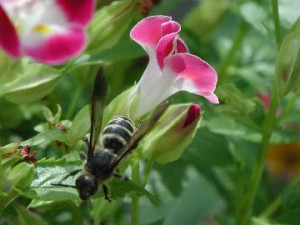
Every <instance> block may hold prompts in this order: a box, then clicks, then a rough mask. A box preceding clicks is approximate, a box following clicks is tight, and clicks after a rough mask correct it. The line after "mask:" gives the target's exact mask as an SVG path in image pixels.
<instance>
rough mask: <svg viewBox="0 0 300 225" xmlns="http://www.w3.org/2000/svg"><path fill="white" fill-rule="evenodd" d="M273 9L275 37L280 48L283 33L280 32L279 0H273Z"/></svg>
mask: <svg viewBox="0 0 300 225" xmlns="http://www.w3.org/2000/svg"><path fill="white" fill-rule="evenodd" d="M272 10H273V22H274V27H275V39H276V44H277V47H278V49H279V47H280V43H281V33H280V21H279V13H278V0H272Z"/></svg>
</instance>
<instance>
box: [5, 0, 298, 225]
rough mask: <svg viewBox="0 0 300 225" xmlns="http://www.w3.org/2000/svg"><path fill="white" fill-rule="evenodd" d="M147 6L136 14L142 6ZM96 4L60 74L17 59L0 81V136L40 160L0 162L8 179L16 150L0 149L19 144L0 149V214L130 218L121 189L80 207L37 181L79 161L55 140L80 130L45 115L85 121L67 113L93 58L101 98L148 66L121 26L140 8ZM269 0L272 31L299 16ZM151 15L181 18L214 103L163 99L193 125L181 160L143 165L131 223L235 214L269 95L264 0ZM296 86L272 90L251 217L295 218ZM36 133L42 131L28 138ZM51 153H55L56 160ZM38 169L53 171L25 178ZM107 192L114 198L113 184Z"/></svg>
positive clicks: (83, 101) (264, 223) (202, 1)
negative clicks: (214, 77) (83, 37)
mask: <svg viewBox="0 0 300 225" xmlns="http://www.w3.org/2000/svg"><path fill="white" fill-rule="evenodd" d="M144 2H147V1H144ZM112 4H113V5H112ZM146 6H147V5H146ZM146 6H145V5H144V8H143V9H144V10H143V12H144V13H147V12H146V11H147V10H145V8H146V9H147V7H146ZM97 7H98V9H99V11H98V12H97V13H96V15H95V18H94V21H93V22H92V24H91V26H90V28H89V37H90V43H89V45H88V47H87V49H86V51H85V52H84V55H82V56H80V57H79V58H77V59H75V60H74V61H73V62H72V64H70V65H71V66H70V67H71V68H70V69H69V70H66V71H65V72H61V71H63V70H62V68H61V67H55V68H48V67H45V66H41V65H39V64H34V65H28V62H26V59H25V60H24V64H23V65H24V68H26V69H24V71H27V73H29V74H28V75H27V74H22V75H23V78H22V79H21V80H19V81H15V82H14V83H12V84H10V86H8V87H6V90H4V91H3V90H2V91H3V93H4V92H5V93H4V94H2V96H3V97H2V98H0V109H1V110H0V144H1V146H5V145H7V144H9V143H12V142H21V145H26V144H30V146H31V148H32V149H33V150H35V151H36V152H37V154H36V158H37V159H39V162H38V163H37V164H35V165H33V164H19V165H18V166H15V167H9V177H6V174H7V166H8V165H10V166H11V165H14V163H15V162H16V161H18V160H20V159H21V157H19V158H18V156H15V158H13V157H12V158H9V160H8V159H7V160H5V159H6V158H7V157H4V156H5V155H4V153H10V152H11V151H12V150H13V149H16V148H17V147H18V146H6V147H2V148H1V151H2V153H1V154H2V163H1V165H0V166H1V167H3V169H1V168H0V184H1V185H0V186H1V187H3V190H0V196H2V201H1V202H0V205H1V207H0V212H2V217H1V218H0V224H24V225H25V224H54V223H56V224H70V223H72V224H80V222H81V221H83V223H84V224H93V223H94V224H116V225H117V224H120V225H121V224H128V223H129V222H128V221H129V218H128V210H129V209H130V208H129V204H130V201H129V199H128V198H125V200H124V201H122V200H121V199H119V200H116V201H113V202H112V203H107V202H105V201H103V200H102V198H101V199H100V198H99V197H98V198H95V199H93V200H92V204H93V208H92V209H91V210H90V209H88V208H86V207H77V206H78V205H79V204H80V202H79V201H78V197H77V196H76V192H75V191H73V190H66V191H65V194H64V195H63V194H62V193H61V192H63V191H64V190H61V189H60V190H57V192H58V194H57V196H55V195H53V193H54V191H53V190H52V192H51V195H47V189H46V188H44V189H41V188H39V187H40V184H41V183H43V182H44V183H45V182H48V180H49V179H50V178H49V177H55V176H56V175H57V174H60V175H62V174H65V173H66V172H68V171H71V170H72V169H73V168H74V167H75V166H78V165H80V161H76V160H77V159H78V156H77V155H78V149H80V148H81V149H82V148H83V147H82V146H72V147H70V148H66V146H65V145H64V144H61V142H67V143H73V144H74V142H73V141H74V140H78V139H79V138H81V137H82V136H83V134H84V131H82V132H83V134H82V135H81V133H80V134H77V136H78V137H77V136H76V135H75V136H76V137H74V136H73V137H70V139H69V140H60V139H59V138H60V137H61V134H60V132H63V129H60V128H61V127H60V128H59V127H57V126H56V125H57V124H60V125H62V126H63V127H69V125H70V121H73V125H72V126H73V129H74V132H75V133H76V128H74V127H76V126H78V127H79V126H85V127H86V131H88V125H86V124H85V123H88V121H82V117H81V116H80V113H78V112H79V111H80V110H81V109H82V108H83V107H84V106H85V105H87V104H88V103H89V101H90V100H89V99H90V93H91V86H92V82H93V78H94V74H95V71H96V70H97V69H98V67H99V64H101V65H103V66H104V72H105V75H106V77H107V79H108V84H109V92H108V97H107V103H109V102H110V101H111V100H112V99H113V98H114V97H116V96H117V95H119V94H120V93H121V92H122V91H124V90H126V89H128V88H129V87H131V86H132V85H133V84H134V82H135V81H138V80H139V78H140V76H141V74H142V73H143V70H144V68H145V67H146V65H147V57H146V53H145V52H144V51H143V50H142V49H141V48H140V47H139V46H138V45H137V44H135V43H133V42H132V41H131V40H130V39H129V31H130V29H131V28H132V26H133V25H134V24H135V23H136V22H137V21H139V20H140V19H141V18H142V15H141V10H138V9H141V8H138V7H137V6H135V5H134V4H133V3H132V1H130V0H125V1H120V2H117V1H109V0H106V1H97ZM278 8H279V18H280V31H281V32H280V34H281V40H282V39H283V38H284V37H285V36H286V35H287V33H288V32H289V30H290V29H291V27H292V26H293V24H294V23H295V22H296V21H297V19H298V17H299V16H300V11H299V1H298V0H279V1H278ZM157 14H163V15H170V16H172V17H173V19H174V20H176V21H178V22H180V23H181V25H182V32H181V36H182V38H183V39H184V40H185V42H186V43H187V46H188V47H189V49H190V52H191V53H193V54H195V55H198V56H200V57H201V58H202V59H204V60H205V61H207V62H209V63H210V64H211V65H212V66H214V68H216V70H217V72H218V76H219V82H218V86H217V95H218V97H219V98H220V101H221V103H220V104H219V105H210V104H207V102H206V100H204V99H203V98H200V97H198V96H193V95H191V94H187V93H179V94H176V95H175V96H174V97H173V102H194V103H198V104H200V105H201V110H202V112H201V113H202V122H201V126H200V128H199V129H198V131H197V134H196V137H195V139H194V141H193V143H192V144H191V145H190V146H189V147H188V149H187V150H186V151H185V153H184V155H183V156H182V158H180V159H179V160H177V161H175V162H172V163H169V164H166V165H159V164H156V165H155V167H154V169H153V170H152V171H151V176H150V179H149V182H148V185H147V190H150V192H151V193H154V195H157V196H156V197H158V198H159V199H160V201H161V204H160V205H159V206H156V205H155V204H153V201H155V199H152V201H149V199H150V200H151V198H152V197H153V196H152V197H151V196H149V197H148V198H146V197H143V198H141V201H140V222H141V224H142V225H160V224H163V225H183V224H184V225H195V224H198V225H217V224H221V225H226V224H228V225H229V224H235V220H236V214H237V213H238V212H240V211H239V207H240V203H241V199H243V198H244V196H245V191H246V190H247V188H248V186H249V182H250V176H251V171H252V169H253V167H254V164H255V161H256V157H257V149H258V145H259V144H260V141H261V130H262V122H263V121H264V118H265V115H266V111H267V110H268V102H267V101H264V99H268V93H270V90H271V86H272V80H273V79H274V77H275V65H276V59H277V53H278V45H277V44H276V38H275V34H274V24H273V14H272V6H271V1H254V0H253V1H238V0H236V1H233V0H198V1H192V0H163V1H153V9H152V11H151V12H150V15H157ZM104 28H105V29H104ZM298 37H299V36H298ZM0 54H2V53H0ZM298 55H299V53H298ZM1 57H2V58H3V57H4V56H1ZM4 58H5V57H4ZM298 59H299V58H298ZM10 66H12V68H14V69H17V68H15V67H13V65H10ZM29 66H30V67H31V68H30V70H29V68H28V67H29ZM67 67H68V65H67ZM35 70H42V71H48V72H47V73H46V74H49V76H45V77H44V78H43V79H42V80H41V79H40V81H41V83H39V84H37V83H36V77H34V75H35V74H36V73H35V72H34V71H35ZM2 71H3V70H2ZM297 75H298V76H299V70H298V71H297ZM31 76H32V77H31ZM4 79H13V78H12V77H10V78H7V77H6V78H5V77H3V76H2V77H1V81H2V82H4ZM26 82H27V83H26ZM26 84H28V85H27V86H26ZM297 84H298V86H299V83H297ZM42 85H45V86H46V88H44V86H42ZM298 86H296V87H295V88H294V89H293V90H292V91H291V92H289V94H288V95H287V96H285V97H284V98H283V101H281V104H280V106H279V109H278V111H279V112H280V113H279V118H278V126H277V128H276V130H274V134H273V136H272V139H271V145H270V148H269V154H268V158H267V161H266V164H265V166H266V167H265V169H266V170H265V172H264V174H263V179H262V182H261V184H260V186H259V190H258V194H257V196H256V198H255V202H254V207H253V218H252V223H253V224H257V225H268V224H274V225H275V224H286V225H297V224H299V221H300V204H299V202H300V189H299V178H300V177H299V171H300V169H299V168H300V167H299V165H300V153H299V152H300V144H299V143H300V140H299V139H300V136H299V133H300V121H299V113H300V101H299V98H298V96H299V90H300V89H299V88H298ZM41 89H42V90H43V91H42V92H41V91H39V90H41ZM0 93H1V92H0ZM37 93H38V94H40V95H38V94H37ZM264 97H265V98H264ZM37 99H39V100H38V101H37ZM58 105H59V106H58ZM45 107H47V108H48V109H47V108H45ZM49 109H50V111H49ZM51 112H53V114H52V113H51ZM81 112H82V111H81ZM76 117H77V119H76ZM74 118H75V119H74ZM74 121H78V122H74ZM80 122H82V124H80ZM74 124H76V125H74ZM77 124H78V125H77ZM57 128H58V129H57ZM38 133H39V134H41V135H40V136H38V137H37V136H36V135H37V134H38ZM32 137H35V139H32ZM72 138H73V139H72ZM28 139H29V141H28ZM55 140H56V141H55ZM57 140H59V141H61V142H59V141H57ZM73 149H77V150H76V151H73ZM6 156H7V155H6ZM44 157H45V158H46V159H42V158H44ZM51 157H55V159H54V158H51ZM50 158H51V159H50ZM51 160H52V161H55V160H56V161H55V164H51ZM66 162H67V166H66ZM71 162H72V163H71ZM67 167H70V168H67ZM4 168H6V169H4ZM4 171H6V172H4ZM20 171H22V176H21V177H20V176H19V174H20ZM49 171H55V172H51V174H49V175H47V176H49V177H47V178H43V179H40V180H37V179H35V178H33V176H34V175H33V174H34V173H38V174H40V175H43V176H46V175H45V174H47V173H49ZM14 176H15V177H14ZM47 179H48V180H47ZM56 179H57V180H59V179H58V178H56ZM25 181H26V182H25ZM31 181H33V182H32V183H31ZM5 182H7V183H8V184H6V183H5ZM36 182H40V183H36ZM5 185H8V186H9V188H8V189H7V188H6V186H5ZM28 188H29V189H28ZM35 188H36V189H35ZM56 188H57V187H56ZM132 188H133V189H134V187H132ZM30 190H36V192H34V193H32V192H30ZM135 190H136V191H143V190H138V188H136V189H135ZM141 194H144V195H146V196H147V194H145V193H141ZM115 195H116V196H122V193H116V194H115ZM62 196H63V197H62ZM28 208H29V209H30V210H28ZM92 218H94V220H92Z"/></svg>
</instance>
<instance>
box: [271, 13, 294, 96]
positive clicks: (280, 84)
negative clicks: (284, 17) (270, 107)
mask: <svg viewBox="0 0 300 225" xmlns="http://www.w3.org/2000/svg"><path fill="white" fill-rule="evenodd" d="M299 74H300V19H298V20H297V22H296V23H295V25H294V26H293V28H292V29H291V31H290V32H289V33H288V34H287V35H286V37H285V38H284V39H283V42H282V44H281V47H280V50H279V53H278V57H277V61H276V67H275V75H276V78H275V85H276V86H275V87H276V90H277V91H278V93H279V95H280V96H281V97H283V96H285V95H286V94H288V93H289V92H290V91H292V90H293V89H294V88H297V87H298V86H299V81H300V76H299Z"/></svg>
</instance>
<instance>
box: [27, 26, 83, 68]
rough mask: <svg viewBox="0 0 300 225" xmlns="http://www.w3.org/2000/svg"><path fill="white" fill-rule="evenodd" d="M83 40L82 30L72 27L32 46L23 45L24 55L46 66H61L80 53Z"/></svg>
mask: <svg viewBox="0 0 300 225" xmlns="http://www.w3.org/2000/svg"><path fill="white" fill-rule="evenodd" d="M85 40H86V36H85V32H84V30H83V28H81V27H73V28H70V29H68V30H65V31H64V32H62V33H55V34H53V35H52V36H49V37H47V38H45V39H43V40H42V41H41V42H40V43H35V44H34V45H33V44H32V45H26V44H25V43H24V53H25V54H26V55H28V56H30V57H31V58H33V59H35V60H37V61H40V62H43V63H46V64H52V65H54V64H61V63H64V62H65V61H67V60H68V59H70V58H72V57H74V56H76V55H77V54H78V53H80V52H81V51H82V49H83V48H84V45H85Z"/></svg>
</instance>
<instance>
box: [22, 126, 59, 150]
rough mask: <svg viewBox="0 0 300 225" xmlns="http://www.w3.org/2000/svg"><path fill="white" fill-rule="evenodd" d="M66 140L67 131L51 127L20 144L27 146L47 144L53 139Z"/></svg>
mask: <svg viewBox="0 0 300 225" xmlns="http://www.w3.org/2000/svg"><path fill="white" fill-rule="evenodd" d="M56 140H59V141H62V142H64V141H65V133H64V132H63V131H61V130H59V129H50V130H45V131H43V132H42V133H39V134H37V135H36V136H34V137H32V138H30V139H28V140H25V141H22V142H21V143H20V144H21V145H23V146H25V145H29V146H34V145H40V144H45V143H49V142H51V141H56Z"/></svg>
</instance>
